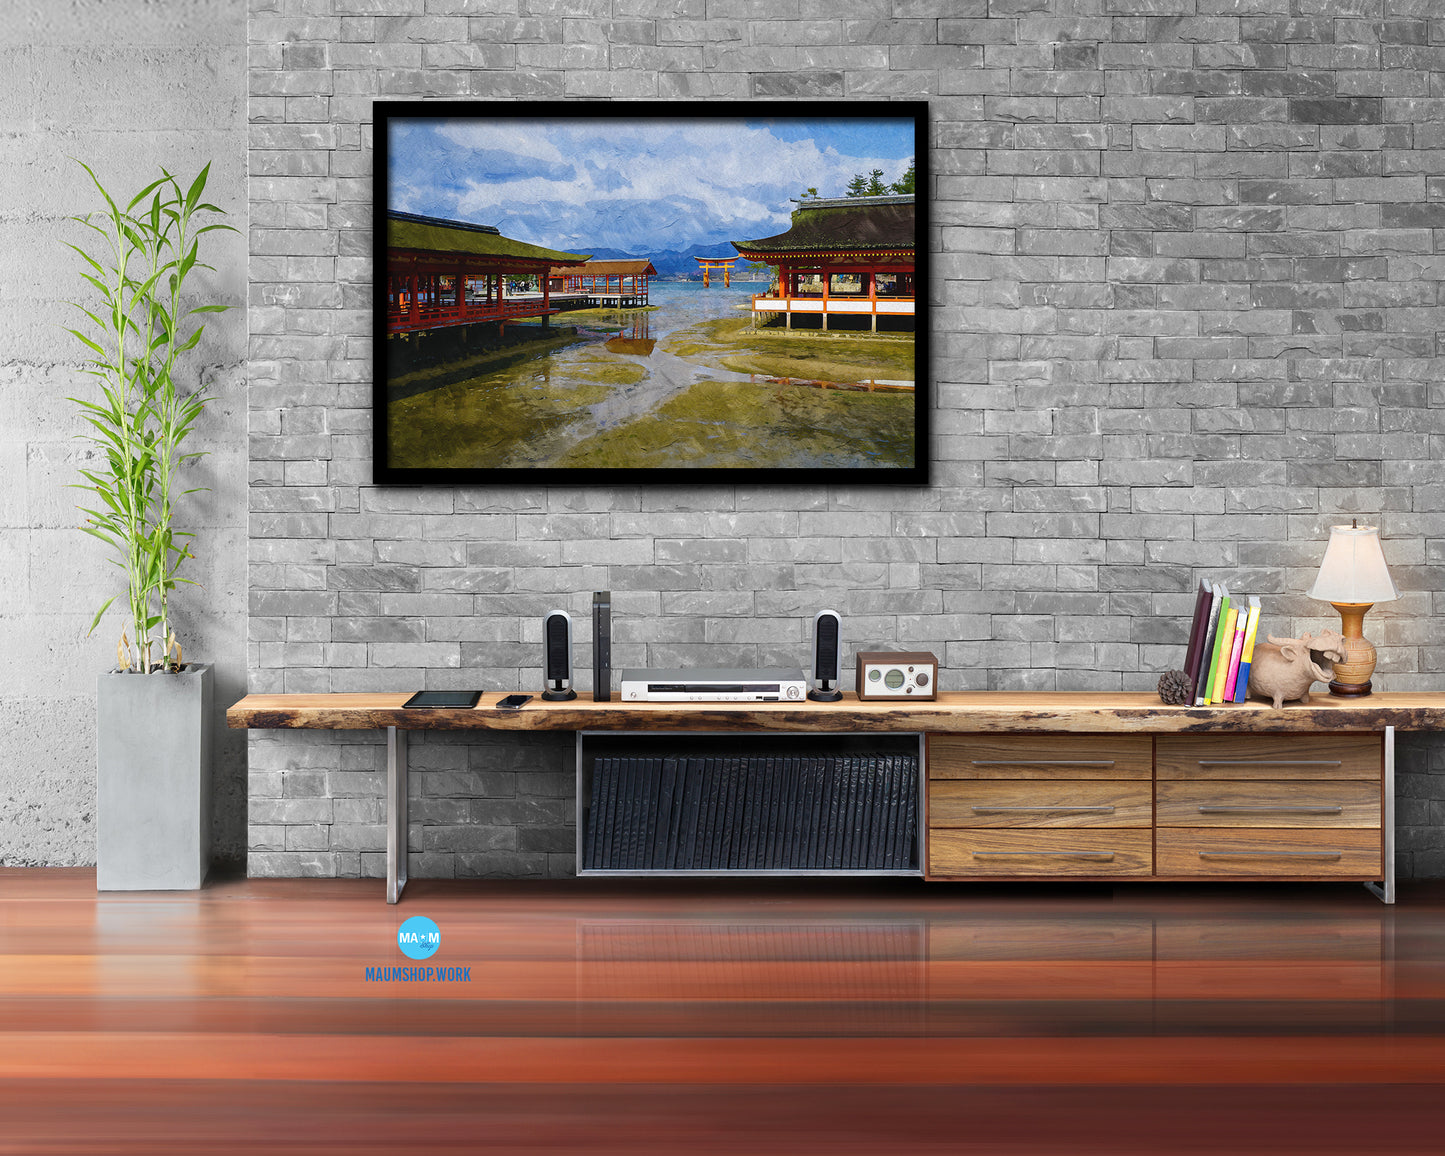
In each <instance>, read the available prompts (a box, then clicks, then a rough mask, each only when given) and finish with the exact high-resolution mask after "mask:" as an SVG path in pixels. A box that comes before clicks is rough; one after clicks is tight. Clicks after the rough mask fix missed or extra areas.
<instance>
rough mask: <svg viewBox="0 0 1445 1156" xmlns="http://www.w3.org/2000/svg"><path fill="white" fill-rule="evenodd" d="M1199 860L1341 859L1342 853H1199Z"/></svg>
mask: <svg viewBox="0 0 1445 1156" xmlns="http://www.w3.org/2000/svg"><path fill="white" fill-rule="evenodd" d="M1199 857H1200V858H1201V859H1343V858H1344V857H1345V853H1344V852H1343V851H1201V852H1199Z"/></svg>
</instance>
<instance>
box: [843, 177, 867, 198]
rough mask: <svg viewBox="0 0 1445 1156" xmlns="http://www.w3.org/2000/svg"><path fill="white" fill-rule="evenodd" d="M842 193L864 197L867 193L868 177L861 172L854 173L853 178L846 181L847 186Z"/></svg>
mask: <svg viewBox="0 0 1445 1156" xmlns="http://www.w3.org/2000/svg"><path fill="white" fill-rule="evenodd" d="M844 195H845V196H849V197H866V196H867V195H868V178H867V177H865V176H864V175H863V174H862V173H854V174H853V179H852V180H851V181H849V182H848V188H847V189H846V190H844Z"/></svg>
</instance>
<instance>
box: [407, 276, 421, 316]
mask: <svg viewBox="0 0 1445 1156" xmlns="http://www.w3.org/2000/svg"><path fill="white" fill-rule="evenodd" d="M418 280H419V279H418V277H417V275H416V274H415V273H412V274H411V276H410V277H408V278H407V283H408V287H409V288H410V289H411V302H410V306H411V308H410V310H409V320H410V322H411V324H412V325H420V324H421V300H420V293H419V289H420V285H419V284H418Z"/></svg>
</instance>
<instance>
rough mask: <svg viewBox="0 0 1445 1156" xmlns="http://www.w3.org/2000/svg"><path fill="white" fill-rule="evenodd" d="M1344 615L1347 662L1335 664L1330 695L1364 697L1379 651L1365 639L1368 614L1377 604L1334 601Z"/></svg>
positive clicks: (1342, 627) (1334, 604)
mask: <svg viewBox="0 0 1445 1156" xmlns="http://www.w3.org/2000/svg"><path fill="white" fill-rule="evenodd" d="M1330 605H1331V606H1333V607H1334V608H1335V609H1336V610H1338V611H1339V613H1340V634H1341V635H1342V636H1343V637H1344V643H1343V645H1342V647H1341V649H1342V650H1344V652H1345V657H1344V661H1342V662H1337V663H1335V670H1334V675H1335V677H1334V678H1333V679H1332V680H1331V681H1330V693H1331V694H1333V695H1338V696H1340V697H1341V698H1362V697H1364V696H1365V695H1367V694H1369V693H1370V675H1372V674H1374V673H1375V657H1376V656H1375V648H1374V646H1373V645H1372V644H1371V643H1370V641H1369V639H1367V638H1366V637H1365V611H1367V610H1369V608H1370V607H1371V606H1373V605H1374V603H1373V602H1331V603H1330Z"/></svg>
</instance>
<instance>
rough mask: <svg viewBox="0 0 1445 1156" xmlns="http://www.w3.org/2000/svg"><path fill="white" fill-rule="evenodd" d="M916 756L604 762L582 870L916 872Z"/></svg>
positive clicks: (597, 769) (596, 774) (597, 773)
mask: <svg viewBox="0 0 1445 1156" xmlns="http://www.w3.org/2000/svg"><path fill="white" fill-rule="evenodd" d="M917 823H918V758H917V756H915V755H897V754H878V755H845V756H831V755H830V756H820V757H808V756H798V757H792V756H784V755H731V756H727V757H709V756H705V755H668V756H663V757H629V756H607V757H601V758H598V759H597V760H596V762H595V763H594V764H593V768H592V797H591V805H590V807H589V808H588V813H587V819H586V831H585V836H586V837H585V846H584V848H583V857H582V862H583V866H584V867H585V868H587V869H591V870H623V871H647V870H653V871H659V870H660V871H677V870H682V871H740V870H741V871H747V870H797V871H810V870H812V871H819V870H823V871H827V870H833V871H848V870H851V871H870V870H871V871H878V870H911V869H913V868H915V867H916V866H917V852H916V845H917V838H916V834H917Z"/></svg>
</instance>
